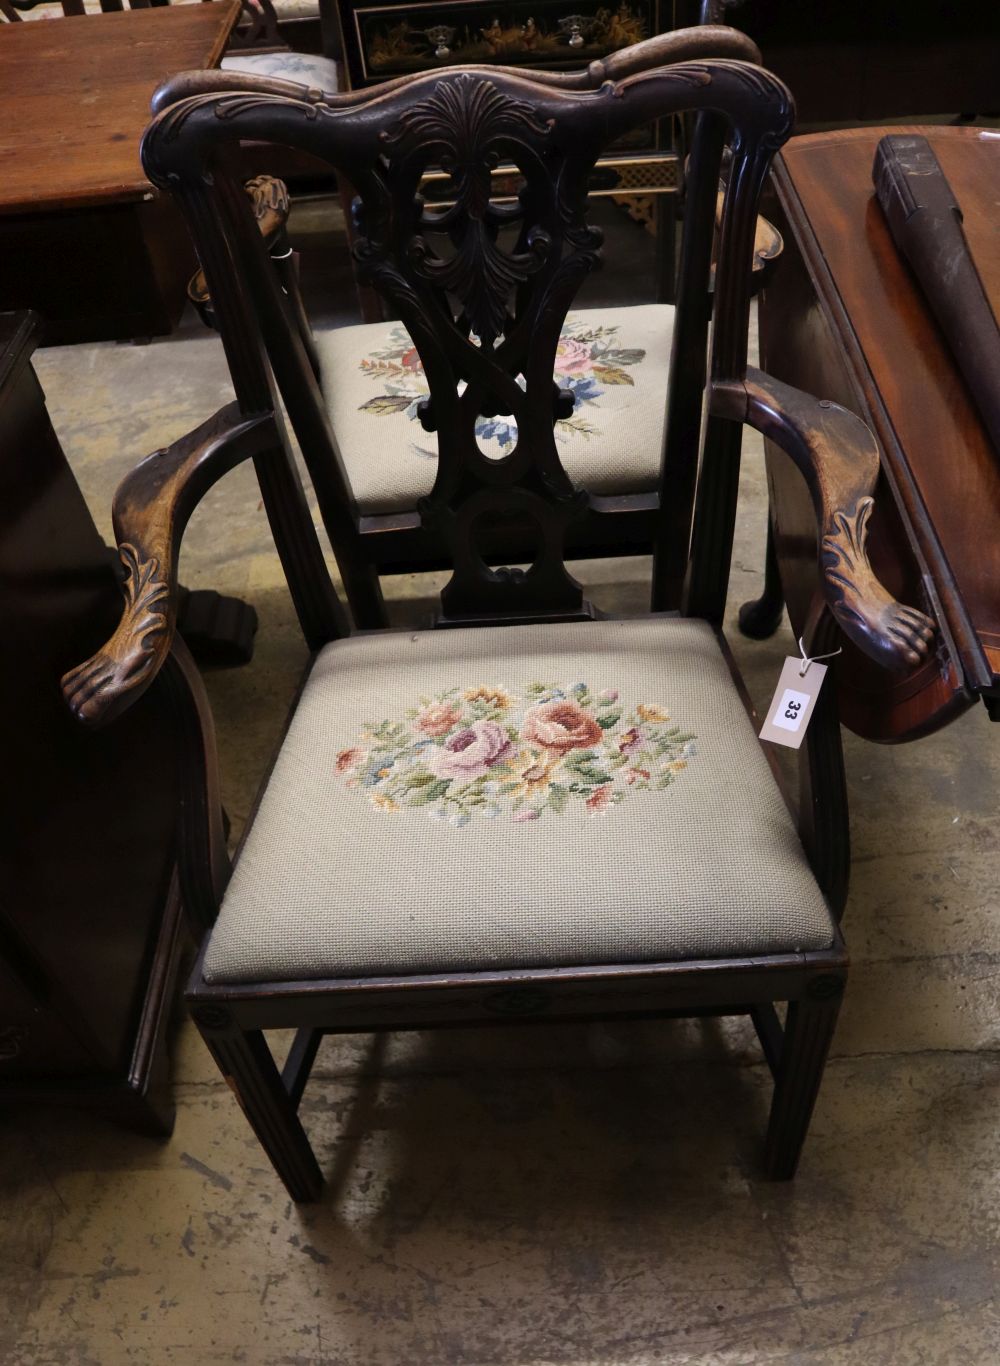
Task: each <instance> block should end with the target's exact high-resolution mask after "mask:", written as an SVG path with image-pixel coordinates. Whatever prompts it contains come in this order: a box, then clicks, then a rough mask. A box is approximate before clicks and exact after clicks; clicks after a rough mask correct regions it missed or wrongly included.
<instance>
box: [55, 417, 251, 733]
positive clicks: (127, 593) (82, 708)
mask: <svg viewBox="0 0 1000 1366" xmlns="http://www.w3.org/2000/svg"><path fill="white" fill-rule="evenodd" d="M275 440H276V436H275V430H274V417H273V415H272V414H271V413H265V414H263V415H261V416H259V417H250V418H245V417H243V416H242V415H241V413H240V411H239V408H238V407H237V405H236V404H235V403H230V404H228V405H227V406H226V407H225V408H220V410H219V411H218V412H217V413H216V414H215V415H214V417H210V418H209V419H208V421H207V422H203V423H202V425H201V426H200V427H198V428H196V429H195V430H194V431H193V432H189V433H188V434H187V435H186V436H182V437H181V438H180V440H179V441H175V442H174V443H173V444H172V445H170V446H167V447H165V448H164V449H163V450H159V451H154V452H153V454H152V455H149V456H147V457H146V459H145V460H143V461H141V462H140V463H139V464H138V465H137V466H136V467H135V469H134V470H132V471H131V473H130V474H127V475H126V476H125V478H124V479H123V480H122V482H121V484H119V486H118V489H117V491H116V493H115V497H114V504H113V508H112V513H113V519H114V529H115V540H116V541H117V542H118V554H119V558H120V560H121V563H122V568H123V569H124V571H125V579H124V582H123V584H122V592H123V594H124V597H125V607H124V610H123V612H122V617H121V620H120V621H119V623H118V626H117V629H116V630H115V633H114V635H112V637H111V639H110V640H109V641H108V642H107V643H106V644H105V645H102V646H101V648H100V649H99V650H98V651H97V653H96V654H94V655H92V656H91V658H90V659H88V660H86V661H85V662H84V663H83V664H79V665H77V667H76V668H75V669H70V671H69V672H68V673H67V674H65V675H64V677H63V679H62V691H63V696H64V697H65V699H66V702H67V704H68V706H69V709H70V711H71V712H72V713H73V715H74V716H75V717H76V718H77V720H78V721H81V722H83V724H84V725H87V726H99V725H103V724H105V723H106V722H108V721H111V720H113V718H114V717H116V716H119V715H120V714H121V713H122V712H123V711H125V710H126V709H127V708H128V707H130V706H131V705H132V703H133V702H135V701H137V700H138V699H139V698H140V697H141V696H142V694H143V693H144V692H145V691H146V689H147V688H148V687H149V685H150V684H151V683H152V681H153V679H154V678H155V677H156V675H157V673H158V672H159V670H160V667H161V665H162V664H163V662H164V660H165V659H166V658H167V655H168V654H169V653H170V647H171V644H172V642H173V637H174V629H175V626H176V622H177V558H178V552H179V550H180V543H181V537H182V535H183V533H184V528H185V527H186V526H187V523H188V520H189V518H190V516H191V514H192V512H193V511H194V509H195V508H196V507H197V505H198V502H199V500H200V499H201V498H202V496H203V495H204V494H205V493H206V492H207V491H208V489H210V488H211V487H212V485H213V484H214V483H215V482H216V481H217V480H218V479H220V478H221V477H222V475H224V474H225V473H226V472H227V471H228V470H231V469H232V468H233V467H234V466H236V465H238V464H240V463H241V462H242V461H243V460H246V459H248V458H249V457H250V456H253V455H257V454H259V453H261V452H263V451H264V450H266V449H267V448H268V446H273V445H274V443H275Z"/></svg>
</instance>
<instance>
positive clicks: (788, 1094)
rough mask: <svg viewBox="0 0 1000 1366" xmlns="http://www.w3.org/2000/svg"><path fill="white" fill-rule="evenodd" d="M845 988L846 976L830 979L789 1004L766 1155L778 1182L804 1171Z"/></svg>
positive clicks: (819, 981) (822, 978)
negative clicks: (807, 1139) (811, 1124)
mask: <svg viewBox="0 0 1000 1366" xmlns="http://www.w3.org/2000/svg"><path fill="white" fill-rule="evenodd" d="M844 983H845V979H844V978H843V977H842V976H838V975H836V974H834V973H824V974H823V975H822V976H819V977H814V978H813V980H812V981H811V982H810V983H809V990H808V993H807V995H806V996H804V997H803V998H802V999H801V1000H798V1001H789V1003H788V1017H787V1020H786V1022H785V1042H784V1047H783V1049H782V1053H781V1060H780V1062H779V1064H778V1075H777V1080H776V1082H775V1086H774V1100H773V1102H772V1104H771V1118H770V1122H769V1124H768V1130H767V1145H766V1148H765V1153H764V1166H765V1169H766V1171H767V1174H768V1176H770V1177H771V1178H772V1179H774V1180H776V1181H789V1180H791V1178H792V1177H793V1176H794V1175H795V1169H796V1167H797V1166H798V1165H799V1155H800V1153H801V1152H802V1144H803V1143H804V1142H805V1137H806V1132H807V1131H808V1128H809V1120H810V1118H811V1116H812V1112H813V1106H814V1105H815V1103H816V1097H817V1095H818V1094H819V1087H820V1082H821V1081H822V1080H823V1069H824V1067H825V1066H826V1055H827V1053H828V1052H829V1048H830V1041H831V1039H832V1038H833V1031H834V1029H835V1028H836V1024H837V1016H838V1014H839V1013H840V1001H841V997H842V996H843V991H844Z"/></svg>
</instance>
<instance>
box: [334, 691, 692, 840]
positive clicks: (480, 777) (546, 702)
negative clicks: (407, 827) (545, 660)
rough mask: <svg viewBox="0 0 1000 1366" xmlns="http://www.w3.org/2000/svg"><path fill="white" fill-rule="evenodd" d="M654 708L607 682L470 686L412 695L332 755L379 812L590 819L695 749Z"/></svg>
mask: <svg viewBox="0 0 1000 1366" xmlns="http://www.w3.org/2000/svg"><path fill="white" fill-rule="evenodd" d="M695 738H696V737H695V736H694V735H691V734H688V733H686V732H685V731H683V730H682V729H681V727H680V726H677V725H674V724H673V723H672V720H671V717H670V713H669V711H668V710H667V709H666V708H665V707H660V706H651V705H649V704H648V703H645V702H641V703H639V704H638V705H637V706H635V707H626V706H625V705H624V704H623V703H622V701H621V695H620V693H619V690H618V689H617V688H604V689H601V690H599V691H596V692H592V691H591V689H590V688H589V687H588V685H587V684H586V683H571V684H568V685H565V684H557V683H529V684H528V686H527V687H526V688H525V689H524V695H523V696H518V695H516V694H515V693H514V692H513V691H511V690H510V689H508V688H502V687H496V686H493V685H491V684H478V685H477V686H475V687H471V688H466V689H464V690H463V689H461V688H449V689H448V690H447V691H445V692H442V693H439V694H438V695H437V696H436V697H421V698H419V699H418V704H417V706H415V707H411V708H410V709H409V710H408V711H407V712H406V714H405V717H404V719H403V720H400V721H373V722H369V723H368V724H367V725H366V726H365V727H364V730H363V732H362V734H361V736H360V738H359V739H358V740H357V742H356V743H355V744H352V745H350V746H349V747H348V748H347V749H342V750H341V751H340V752H339V754H338V755H337V757H336V759H335V761H334V762H335V768H336V771H337V773H338V774H339V775H340V776H341V777H342V778H343V779H344V781H345V782H346V784H347V786H348V787H353V788H360V789H362V790H366V791H367V792H368V795H369V797H370V799H371V802H372V804H373V805H374V806H375V807H376V808H377V809H378V810H379V811H383V812H387V813H398V812H400V811H402V810H403V809H404V808H406V807H425V808H426V809H427V812H428V815H430V817H431V818H432V819H433V820H438V821H447V822H448V823H449V824H451V825H453V826H456V827H458V828H460V827H462V826H465V825H468V824H469V822H470V821H471V820H473V819H474V818H475V819H476V820H496V819H497V818H498V817H503V818H506V819H508V820H512V821H515V822H517V823H519V824H520V823H526V822H528V821H536V820H538V819H539V818H540V817H541V816H542V815H543V813H545V812H548V811H551V812H554V813H555V814H557V815H562V813H563V812H565V811H566V810H568V809H569V808H570V807H574V808H575V809H577V810H579V811H581V812H583V813H586V814H588V815H591V816H599V815H603V814H604V813H606V812H608V811H610V810H612V809H613V808H614V807H615V806H617V805H619V804H620V803H621V802H623V801H624V800H625V799H626V797H629V796H632V795H633V794H634V793H636V792H662V791H663V790H664V789H665V788H667V787H669V786H670V785H671V783H673V782H676V780H677V778H678V776H679V775H680V774H681V773H683V771H684V769H685V768H686V767H687V763H688V760H689V759H690V758H691V757H692V756H693V755H694V754H695V752H696V751H695V743H694V742H695Z"/></svg>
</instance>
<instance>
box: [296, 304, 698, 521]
mask: <svg viewBox="0 0 1000 1366" xmlns="http://www.w3.org/2000/svg"><path fill="white" fill-rule="evenodd" d="M673 321H674V309H673V305H671V304H640V305H634V306H632V307H624V308H591V309H576V310H574V311H572V312H570V313H569V314H568V316H567V318H566V322H565V324H564V325H563V329H562V339H561V341H560V344H559V346H558V347H557V349H556V363H555V375H554V378H555V382H556V383H557V384H558V385H559V386H560V387H561V388H565V389H568V390H569V391H570V392H571V393H572V395H573V400H574V408H573V412H572V414H571V415H570V416H569V417H566V418H563V419H561V420H560V421H558V422H557V423H556V427H555V432H556V440H557V442H558V449H559V455H560V458H561V460H562V462H563V465H564V466H565V468H566V472H567V473H568V475H569V476H570V478H571V479H572V481H573V483H574V484H576V485H577V486H578V487H580V488H585V489H586V490H587V491H588V492H589V493H594V494H601V495H614V494H625V493H650V492H653V491H654V490H655V489H656V485H657V480H658V478H659V471H660V460H661V457H662V452H663V426H664V418H665V416H666V406H667V372H668V367H669V363H670V342H671V338H672V335H673ZM316 350H317V353H318V356H319V362H320V376H321V384H322V387H323V394H324V397H325V398H326V402H327V410H328V412H329V415H330V422H331V425H332V427H333V432H334V435H335V436H336V438H337V441H338V444H339V446H340V452H341V456H342V458H343V461H344V465H345V467H346V469H347V474H348V478H349V480H350V484H351V491H352V492H353V494H354V497H355V499H356V500H357V505H358V510H359V512H361V513H362V514H363V515H372V514H377V513H389V512H412V511H413V510H415V508H416V506H417V502H418V500H419V499H420V498H424V497H426V496H427V494H429V493H430V491H431V488H432V486H433V483H434V473H435V469H436V465H437V436H436V435H435V434H434V433H433V432H425V431H424V430H423V428H422V426H421V424H420V421H419V414H418V411H417V410H418V405H419V403H420V402H421V400H423V399H426V398H427V396H428V393H429V392H430V391H429V388H428V385H427V379H426V377H425V375H424V371H423V366H422V364H421V362H420V356H419V354H418V353H417V350H416V348H415V347H414V345H413V342H412V341H411V340H410V337H409V334H408V333H407V331H406V328H405V326H404V325H403V324H402V323H364V324H361V325H359V326H355V327H338V328H332V329H327V330H324V331H317V333H316ZM516 436H517V425H516V422H514V421H513V420H512V419H510V418H507V417H503V416H499V417H489V418H486V417H483V418H480V419H479V420H478V422H477V424H476V439H477V442H478V444H479V446H480V448H481V449H482V450H483V451H485V452H486V453H487V454H490V455H493V456H494V458H496V457H502V456H504V455H506V454H507V453H508V452H509V451H510V450H511V449H512V448H513V445H514V442H515V440H516Z"/></svg>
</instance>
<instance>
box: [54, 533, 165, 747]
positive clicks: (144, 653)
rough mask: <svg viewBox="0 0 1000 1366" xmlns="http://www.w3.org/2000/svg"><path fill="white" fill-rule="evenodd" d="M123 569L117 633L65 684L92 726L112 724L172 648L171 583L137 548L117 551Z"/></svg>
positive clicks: (77, 710)
mask: <svg viewBox="0 0 1000 1366" xmlns="http://www.w3.org/2000/svg"><path fill="white" fill-rule="evenodd" d="M118 555H119V559H120V560H121V563H122V567H123V568H124V570H125V580H124V582H123V584H122V593H123V594H124V597H125V608H124V611H123V612H122V616H121V620H120V621H119V623H118V626H117V628H116V630H115V633H114V635H113V636H112V637H111V639H110V640H109V641H108V642H107V644H106V645H105V646H103V648H102V649H100V650H98V652H97V653H96V654H95V655H93V656H92V657H91V658H90V659H88V660H86V661H85V662H84V663H83V664H80V665H79V666H78V667H77V668H75V669H71V670H70V672H69V673H68V674H66V676H65V677H64V678H63V680H62V689H63V694H64V696H65V698H66V701H67V702H68V704H69V707H70V710H71V711H72V712H73V713H74V715H75V716H77V718H78V719H79V720H81V721H83V722H85V723H86V724H88V725H96V724H98V723H100V722H103V721H109V720H111V718H112V717H113V716H114V715H116V714H117V712H119V711H121V710H122V709H123V706H124V702H125V700H126V699H127V698H128V697H129V695H130V694H132V693H135V691H136V690H137V689H139V690H141V689H142V688H143V686H144V685H145V684H146V683H147V682H148V681H149V679H151V678H152V677H153V675H154V674H155V672H156V667H155V666H156V664H157V662H158V659H159V656H160V654H161V653H163V651H164V650H165V649H166V648H168V647H169V641H170V631H169V626H170V623H169V621H168V618H167V609H168V603H169V597H170V589H169V585H168V584H167V583H166V581H165V580H164V579H162V578H161V577H160V562H159V560H158V559H157V558H156V556H155V555H150V556H149V558H148V559H145V560H144V559H142V558H141V556H140V554H139V551H138V550H137V549H136V547H135V546H134V545H131V544H129V543H128V542H126V543H125V544H123V545H122V546H120V547H119V551H118Z"/></svg>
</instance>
